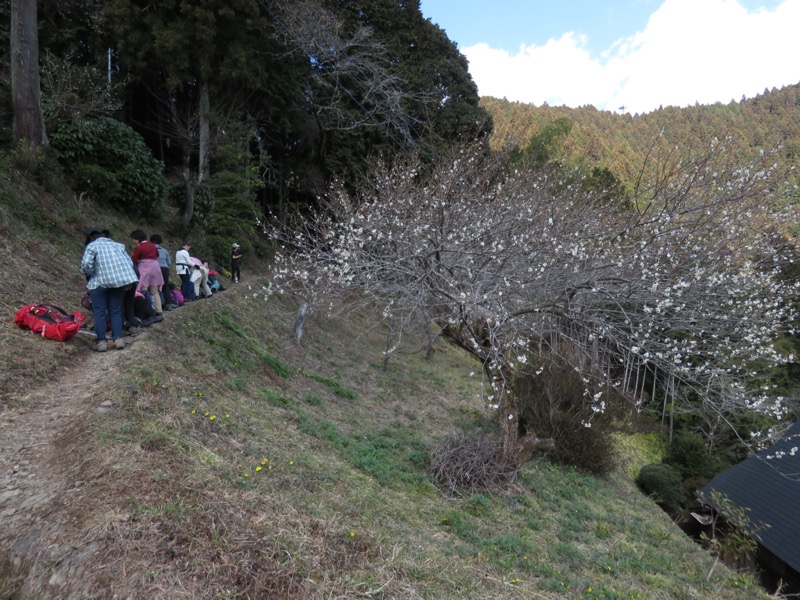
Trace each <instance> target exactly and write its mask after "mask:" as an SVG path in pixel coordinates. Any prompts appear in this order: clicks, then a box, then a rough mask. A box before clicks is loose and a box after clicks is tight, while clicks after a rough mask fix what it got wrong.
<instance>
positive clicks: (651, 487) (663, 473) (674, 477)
mask: <svg viewBox="0 0 800 600" xmlns="http://www.w3.org/2000/svg"><path fill="white" fill-rule="evenodd" d="M636 484H637V485H638V486H639V487H640V488H642V490H643V491H644V492H645V493H647V494H649V495H651V496H652V497H653V499H654V500H655V501H656V502H657V503H658V505H659V506H661V507H662V508H663V509H664V510H665V511H667V512H668V513H670V514H675V513H677V512H678V511H680V510H681V508H682V507H683V506H684V505H685V502H686V496H685V493H684V491H683V486H682V485H681V475H680V473H679V472H678V470H677V469H675V468H674V467H671V466H670V465H667V464H664V463H654V464H651V465H645V466H644V467H642V470H641V471H640V472H639V476H638V477H637V478H636Z"/></svg>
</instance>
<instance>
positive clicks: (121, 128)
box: [50, 117, 166, 218]
mask: <svg viewBox="0 0 800 600" xmlns="http://www.w3.org/2000/svg"><path fill="white" fill-rule="evenodd" d="M50 142H51V145H52V147H53V149H54V150H55V153H56V156H57V157H58V159H59V161H60V162H61V163H62V164H63V165H64V168H65V170H66V171H67V172H68V173H69V174H70V175H71V176H72V177H73V178H74V181H73V186H74V187H75V188H77V189H84V190H88V191H91V192H92V193H93V194H96V195H97V196H98V198H100V199H101V200H105V201H107V202H109V203H112V204H115V205H117V206H119V207H121V208H125V209H126V210H132V211H133V212H135V213H136V214H138V215H139V216H142V217H150V218H152V217H158V216H159V215H160V213H161V207H162V204H163V200H164V194H165V190H166V179H165V178H164V174H163V166H162V164H161V163H160V162H159V161H157V160H156V159H155V158H154V157H153V155H152V154H151V153H150V150H149V148H148V147H147V145H146V144H145V143H144V140H143V139H142V137H141V136H140V135H139V134H138V133H136V132H135V131H134V130H133V129H131V128H130V127H128V126H127V125H125V124H124V123H122V122H120V121H117V120H116V119H112V118H109V117H103V118H100V119H95V120H89V121H84V122H81V123H80V124H78V125H62V126H60V127H59V128H58V129H57V130H56V131H55V132H54V133H53V134H52V135H51V136H50Z"/></svg>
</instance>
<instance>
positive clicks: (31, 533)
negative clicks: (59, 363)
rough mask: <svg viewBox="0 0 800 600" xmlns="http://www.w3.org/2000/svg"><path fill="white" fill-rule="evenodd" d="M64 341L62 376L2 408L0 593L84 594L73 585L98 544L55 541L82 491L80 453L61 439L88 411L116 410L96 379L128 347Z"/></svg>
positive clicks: (116, 368)
mask: <svg viewBox="0 0 800 600" xmlns="http://www.w3.org/2000/svg"><path fill="white" fill-rule="evenodd" d="M140 337H141V338H145V337H146V335H145V336H140ZM126 339H127V340H128V341H129V342H130V341H131V338H126ZM68 343H70V344H76V346H77V351H76V352H75V353H74V355H73V359H71V361H70V364H71V366H70V368H69V370H68V376H63V377H53V378H52V379H50V380H49V381H48V382H47V383H46V385H44V386H43V387H41V388H33V389H30V390H20V393H19V397H18V398H15V399H14V402H13V403H12V406H17V407H19V408H13V409H10V410H7V411H5V412H3V413H0V598H4V599H5V598H8V597H11V598H15V597H20V598H26V599H28V598H31V599H32V598H67V599H73V598H75V599H77V598H87V597H90V593H89V591H88V590H77V589H76V585H75V584H76V582H77V581H79V580H80V579H81V577H80V575H81V573H82V572H83V571H84V570H85V569H86V568H87V565H90V564H91V561H92V559H93V556H94V555H95V554H96V553H97V552H98V549H97V547H96V546H95V545H94V544H92V543H88V544H82V543H81V541H80V540H74V541H73V540H71V541H70V544H69V546H70V547H69V548H65V547H64V544H63V542H62V543H61V544H59V540H64V539H65V535H64V534H65V533H66V529H65V528H66V527H67V526H68V525H69V523H68V522H65V517H64V515H65V514H68V513H69V511H76V510H77V511H79V507H80V505H81V498H82V494H83V491H82V488H83V482H82V480H81V477H80V475H81V474H80V464H76V463H75V461H76V460H80V457H79V456H75V454H74V453H73V452H67V450H66V449H65V447H64V444H63V443H59V440H61V439H63V437H64V436H68V435H74V433H75V432H76V428H78V429H79V428H80V423H81V422H83V423H86V422H87V417H93V416H95V415H107V416H112V417H113V415H115V414H116V408H115V407H114V406H113V405H112V403H111V402H109V401H108V400H106V399H104V398H103V397H102V389H103V385H102V384H103V382H108V381H109V380H114V379H115V378H116V375H117V374H119V372H120V368H121V365H123V364H124V363H125V361H126V360H129V355H130V354H131V348H126V349H125V350H121V351H120V350H113V349H112V350H109V351H108V352H105V353H97V352H92V351H91V350H90V349H89V345H90V343H89V342H87V340H84V339H81V338H80V336H79V337H78V338H75V339H73V340H71V341H70V342H68ZM135 343H136V344H137V345H139V344H143V343H146V339H137V340H136V342H135ZM22 580H24V581H22ZM12 593H14V595H11V594H12Z"/></svg>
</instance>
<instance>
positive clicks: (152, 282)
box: [80, 227, 242, 352]
mask: <svg viewBox="0 0 800 600" xmlns="http://www.w3.org/2000/svg"><path fill="white" fill-rule="evenodd" d="M131 239H132V240H133V242H134V244H135V248H134V250H133V252H132V253H131V254H130V255H128V252H127V250H126V249H125V245H124V244H121V243H119V242H115V241H114V240H113V239H111V234H110V232H109V231H108V230H107V229H100V228H99V227H91V228H89V229H88V230H87V231H86V245H85V248H84V252H83V258H82V260H81V266H80V270H81V272H82V273H83V274H84V275H85V276H86V287H87V289H88V292H87V301H88V302H90V303H91V310H92V316H93V318H94V328H95V336H96V337H95V350H97V351H98V352H105V351H106V350H108V347H109V344H108V339H107V336H108V331H109V330H110V331H111V343H112V344H113V346H114V347H115V348H117V349H118V350H122V349H123V348H125V340H124V339H123V338H124V335H125V334H126V333H128V334H135V333H138V332H139V330H140V328H141V327H142V326H146V325H150V324H152V323H158V322H160V321H163V320H164V315H163V313H164V311H165V310H166V311H169V310H172V309H174V308H177V307H178V306H180V305H182V304H183V303H184V302H193V301H195V300H199V299H201V298H208V297H210V296H211V295H212V294H213V293H214V292H215V291H220V290H223V289H224V288H223V287H222V284H221V283H220V281H219V279H218V278H217V275H218V273H217V271H215V270H212V269H210V268H209V266H208V262H207V261H203V260H200V259H198V258H195V257H193V256H192V255H191V253H190V251H191V248H192V244H191V242H190V241H188V240H187V241H185V242H184V243H183V246H182V247H181V249H180V250H178V251H177V252H176V253H175V271H176V273H177V274H178V276H179V277H180V279H181V286H180V293H178V290H177V289H173V286H172V285H170V281H169V275H170V267H171V266H172V260H171V257H170V254H169V252H168V251H167V250H166V249H165V248H163V247H162V246H161V243H162V239H161V236H160V235H158V234H153V235H151V236H150V239H148V238H147V235H146V234H145V233H144V231H142V230H141V229H136V230H135V231H132V232H131ZM241 258H242V254H241V248H240V246H239V244H233V247H232V253H231V273H232V274H231V277H232V279H233V281H234V282H238V281H239V278H240V271H239V261H240V259H241Z"/></svg>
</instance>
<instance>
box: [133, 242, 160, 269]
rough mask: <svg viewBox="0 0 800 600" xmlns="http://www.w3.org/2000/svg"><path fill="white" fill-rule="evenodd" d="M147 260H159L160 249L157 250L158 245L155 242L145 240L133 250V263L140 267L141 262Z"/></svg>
mask: <svg viewBox="0 0 800 600" xmlns="http://www.w3.org/2000/svg"><path fill="white" fill-rule="evenodd" d="M147 258H151V259H153V260H158V248H156V245H155V244H154V243H153V242H148V241H147V240H145V241H144V242H142V243H140V244H139V245H138V246H136V248H134V249H133V254H131V260H132V261H133V264H135V265H138V264H139V261H140V260H143V259H147Z"/></svg>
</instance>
